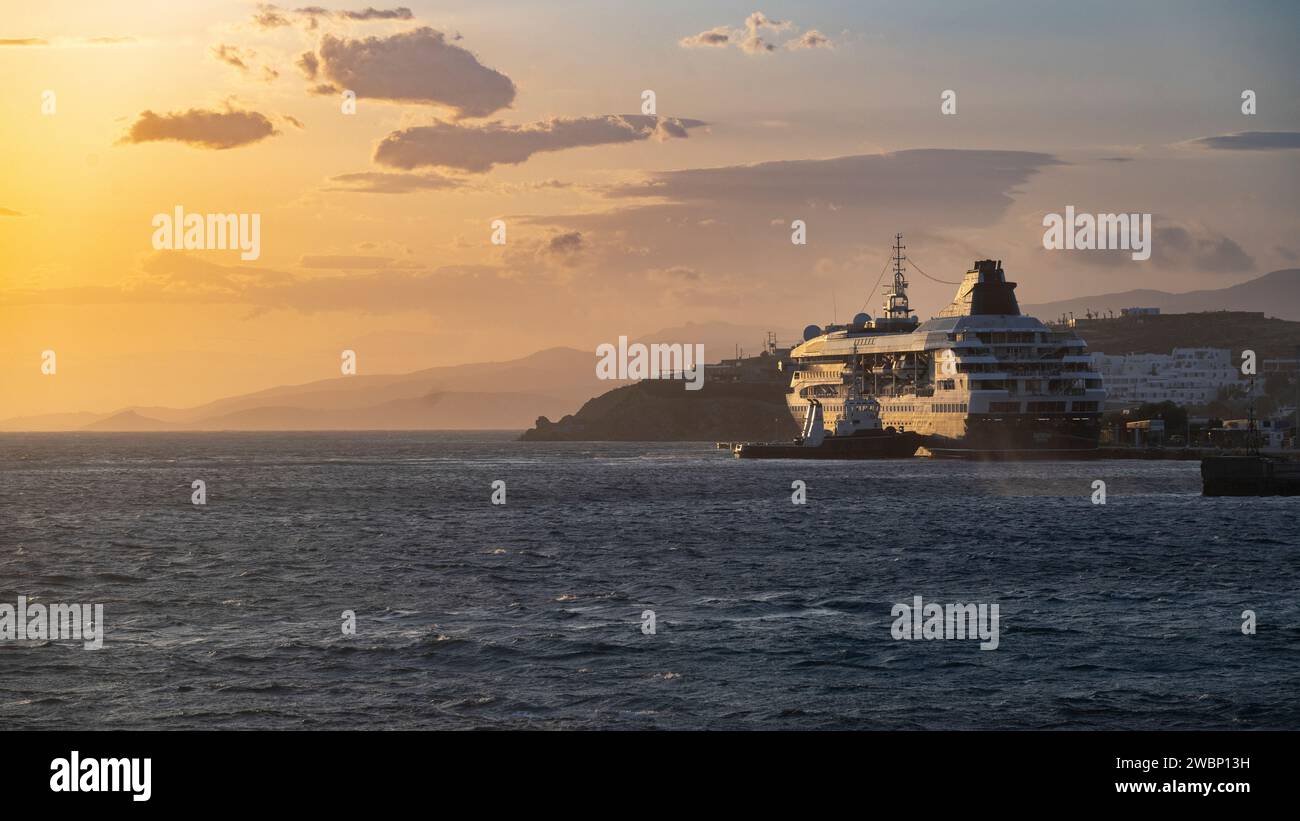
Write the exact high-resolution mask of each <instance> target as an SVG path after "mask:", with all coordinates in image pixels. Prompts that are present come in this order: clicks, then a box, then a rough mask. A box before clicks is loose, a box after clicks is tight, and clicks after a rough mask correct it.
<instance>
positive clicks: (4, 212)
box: [0, 208, 23, 217]
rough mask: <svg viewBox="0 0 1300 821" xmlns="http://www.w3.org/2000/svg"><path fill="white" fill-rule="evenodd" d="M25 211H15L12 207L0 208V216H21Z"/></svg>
mask: <svg viewBox="0 0 1300 821" xmlns="http://www.w3.org/2000/svg"><path fill="white" fill-rule="evenodd" d="M21 216H23V212H21V211H15V210H13V209H12V208H0V217H21Z"/></svg>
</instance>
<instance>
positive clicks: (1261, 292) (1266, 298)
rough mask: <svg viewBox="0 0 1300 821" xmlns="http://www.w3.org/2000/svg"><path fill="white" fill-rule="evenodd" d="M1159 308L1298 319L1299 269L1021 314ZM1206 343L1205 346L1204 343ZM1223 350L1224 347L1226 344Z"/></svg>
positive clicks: (1049, 305) (1045, 306)
mask: <svg viewBox="0 0 1300 821" xmlns="http://www.w3.org/2000/svg"><path fill="white" fill-rule="evenodd" d="M1134 307H1142V308H1159V309H1160V310H1161V311H1162V312H1163V313H1171V314H1172V313H1195V312H1198V311H1261V312H1263V313H1264V315H1265V316H1271V317H1277V318H1278V319H1290V320H1300V268H1287V269H1285V270H1282V271H1274V272H1272V273H1271V274H1265V275H1264V276H1262V277H1258V278H1256V279H1252V280H1250V281H1248V282H1243V283H1241V284H1240V285H1233V286H1231V287H1228V288H1219V289H1216V290H1208V291H1188V292H1186V293H1181V294H1171V293H1167V292H1165V291H1153V290H1149V289H1141V290H1135V291H1121V292H1119V293H1114V294H1100V295H1098V296H1085V297H1078V298H1076V299H1065V300H1061V301H1060V302H1045V303H1042V304H1039V305H1022V306H1021V311H1023V312H1024V313H1026V314H1029V315H1031V316H1036V317H1038V318H1039V319H1041V320H1043V321H1044V322H1047V321H1049V320H1055V319H1057V318H1059V317H1060V316H1061V314H1066V315H1068V314H1070V313H1071V312H1073V314H1074V316H1075V318H1080V317H1082V316H1083V315H1084V314H1085V313H1086V312H1088V311H1092V312H1093V313H1106V312H1108V311H1114V312H1115V314H1116V315H1117V316H1118V315H1119V312H1120V310H1121V309H1123V308H1134ZM1207 344H1208V343H1207ZM1223 347H1227V346H1226V345H1225V346H1223Z"/></svg>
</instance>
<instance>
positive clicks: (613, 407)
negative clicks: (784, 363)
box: [519, 380, 798, 442]
mask: <svg viewBox="0 0 1300 821" xmlns="http://www.w3.org/2000/svg"><path fill="white" fill-rule="evenodd" d="M785 392H786V386H785V385H784V384H782V383H779V382H770V383H744V382H708V381H706V382H705V383H704V387H703V388H702V389H700V390H698V391H688V390H685V389H684V387H683V384H682V383H681V382H680V381H676V380H647V381H642V382H637V383H636V384H634V385H626V386H624V387H621V388H615V389H614V390H612V391H609V392H607V393H604V394H601V395H600V396H597V397H595V398H593V399H589V400H588V401H587V402H586V404H584V405H583V406H582V408H581V409H580V410H579V411H578V412H577V413H575V414H570V415H568V416H565V417H564V418H562V419H560V420H559V421H558V422H552V421H551V420H549V419H548V418H546V417H545V416H542V417H538V419H537V422H536V424H535V425H534V427H532V428H531V429H529V430H527V431H525V432H524V434H523V435H522V436H520V437H519V438H520V441H524V442H583V441H588V442H636V441H644V442H692V441H700V442H707V441H720V440H721V441H732V440H742V439H744V440H750V441H777V440H789V439H792V438H794V436H796V435H797V434H798V430H797V428H796V426H795V422H794V419H793V418H792V417H791V416H790V412H789V410H788V409H787V408H786V404H785Z"/></svg>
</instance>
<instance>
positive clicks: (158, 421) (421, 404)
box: [0, 323, 793, 431]
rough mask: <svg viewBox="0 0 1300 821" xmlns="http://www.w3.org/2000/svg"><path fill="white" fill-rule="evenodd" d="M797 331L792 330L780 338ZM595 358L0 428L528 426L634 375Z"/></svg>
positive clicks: (41, 418) (725, 339)
mask: <svg viewBox="0 0 1300 821" xmlns="http://www.w3.org/2000/svg"><path fill="white" fill-rule="evenodd" d="M764 335H765V331H764V330H763V329H761V328H757V327H746V326H741V325H732V324H729V323H704V324H695V323H691V324H687V325H683V326H680V327H677V328H665V329H664V330H661V331H657V332H655V333H653V334H647V335H645V336H642V337H637V338H635V339H634V340H633V341H641V342H655V341H658V342H681V343H687V342H689V343H692V344H694V343H702V344H703V345H704V346H705V347H704V350H705V359H706V361H709V362H717V361H719V360H721V359H727V358H730V357H732V356H734V355H735V352H736V347H737V346H738V345H739V346H742V347H743V348H744V350H745V352H746V354H748V355H754V354H757V353H759V351H760V350H761V348H762V342H763V339H764ZM792 338H793V332H789V331H787V332H785V334H784V335H783V336H782V337H781V339H782V340H783V341H789V340H790V339H792ZM609 341H610V342H615V340H612V339H611V340H609ZM595 366H596V354H595V349H594V348H592V349H591V350H578V349H576V348H549V349H547V350H544V351H539V352H537V353H535V354H531V355H529V356H525V357H523V358H521V359H513V360H509V361H504V362H478V363H473V364H468V365H454V366H447V367H438V368H426V369H424V370H419V371H415V372H413V373H407V374H390V375H374V376H367V375H357V376H340V377H337V378H334V379H322V380H318V381H315V382H308V383H306V384H302V385H287V386H282V387H277V388H270V389H267V390H262V391H256V392H254V393H247V394H242V395H239V396H233V397H229V398H226V399H219V400H217V401H215V402H208V403H206V404H203V405H198V406H196V407H192V408H168V407H148V406H141V407H129V408H121V409H118V410H115V411H112V412H110V413H84V412H83V413H56V414H46V415H38V416H18V417H12V418H9V419H3V420H0V431H75V430H82V431H183V430H184V431H193V430H204V431H208V430H234V431H241V430H244V431H248V430H524V429H527V428H529V427H531V426H532V425H533V423H534V421H535V420H536V419H537V417H538V416H539V415H542V416H549V417H550V418H552V419H560V418H562V417H563V416H565V415H567V414H571V413H573V412H574V411H576V410H577V409H578V408H580V407H581V406H582V405H583V404H584V403H585V402H586V401H587V400H588V399H591V398H592V397H593V396H599V395H600V394H603V393H605V392H606V391H609V390H610V389H611V388H616V387H618V386H620V385H623V384H626V383H625V382H617V381H605V380H600V379H598V378H596V369H595ZM679 389H680V385H679Z"/></svg>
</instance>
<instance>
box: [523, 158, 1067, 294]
mask: <svg viewBox="0 0 1300 821" xmlns="http://www.w3.org/2000/svg"><path fill="white" fill-rule="evenodd" d="M1064 164H1065V163H1063V162H1062V161H1061V160H1059V159H1057V158H1055V157H1054V156H1052V155H1050V154H1045V153H1039V152H1032V151H993V150H958V149H916V150H908V151H898V152H893V153H888V154H867V155H853V156H847V157H835V158H830V159H805V160H784V161H776V162H764V163H757V164H752V165H732V166H724V167H719V168H690V169H680V170H673V171H660V172H654V173H650V174H647V175H645V176H644V177H643V178H641V179H639V180H633V181H628V182H624V183H619V184H614V185H612V186H606V187H605V188H604V189H603V193H604V196H605V197H606V198H607V200H608V201H609V202H610V203H611V204H612V205H613V206H614V207H611V208H608V209H606V210H602V211H584V212H581V213H570V214H558V215H546V216H540V215H538V216H531V217H524V218H523V220H522V221H524V222H525V224H527V225H535V226H541V227H545V228H549V229H553V230H556V231H560V232H571V231H577V232H581V233H582V234H583V236H584V238H586V237H589V236H599V237H602V238H604V239H603V241H602V242H601V243H599V244H594V243H593V244H592V245H591V246H590V247H589V248H588V249H587V250H586V251H585V252H584V262H583V264H584V269H583V270H584V271H586V270H590V271H592V272H599V275H600V276H601V277H602V278H604V279H603V281H604V282H605V283H606V285H607V287H609V288H613V289H618V290H621V291H622V292H624V293H626V294H629V295H635V296H636V298H638V299H648V300H667V301H668V302H671V303H672V304H681V305H693V306H697V307H698V306H699V305H709V306H717V307H718V308H719V309H723V308H725V306H726V305H727V304H734V303H736V301H737V300H741V299H743V300H744V301H745V304H746V305H747V306H752V308H753V310H754V311H756V312H762V311H764V310H767V311H771V312H772V314H773V315H791V314H793V315H799V313H800V312H801V311H803V310H805V309H806V308H807V307H809V306H810V305H814V304H816V305H820V304H821V303H819V302H818V300H820V299H823V298H824V297H825V293H826V289H827V288H829V287H831V286H832V285H833V284H835V282H836V281H837V280H836V277H838V282H839V283H841V287H843V283H845V282H846V281H849V278H852V281H853V282H855V283H856V282H858V280H859V279H861V278H863V277H866V281H865V283H864V284H862V286H861V287H863V289H864V290H870V286H871V284H872V281H873V280H874V278H875V276H876V274H877V273H878V272H879V270H880V268H881V265H882V264H883V263H884V262H885V258H886V257H887V255H888V247H889V245H890V243H891V242H892V240H893V236H894V233H895V232H896V231H902V232H904V233H905V234H907V235H908V237H909V238H911V239H912V240H913V241H915V242H917V243H918V245H919V248H920V249H921V250H920V252H919V255H920V257H921V264H922V265H926V266H927V269H928V270H930V272H931V273H933V274H934V275H936V276H939V277H941V278H945V279H953V278H957V277H959V276H960V273H961V272H962V271H965V270H966V268H965V267H964V266H966V265H967V264H969V262H970V259H969V258H968V259H960V260H959V261H956V262H954V261H953V260H952V259H951V256H952V255H950V254H948V253H946V252H941V248H940V243H939V241H938V240H933V239H931V240H926V239H921V238H922V237H923V236H926V235H929V236H940V235H944V234H949V233H953V234H963V233H964V234H967V235H969V234H972V233H977V234H980V235H985V234H986V232H989V231H990V230H994V229H995V227H996V226H997V225H998V224H999V223H1000V222H1001V221H1002V220H1003V218H1004V217H1005V215H1006V214H1007V212H1008V210H1009V208H1010V206H1011V205H1012V203H1013V202H1014V197H1015V196H1017V195H1018V194H1019V192H1020V191H1021V190H1022V189H1023V188H1024V187H1025V186H1026V184H1027V183H1028V182H1029V181H1030V180H1031V179H1033V178H1034V177H1035V176H1036V175H1038V174H1039V173H1041V172H1042V171H1044V170H1047V169H1050V168H1053V167H1056V166H1061V165H1064ZM796 219H799V220H804V221H805V223H806V225H807V237H808V245H807V246H799V245H794V244H793V243H791V241H790V239H791V222H792V221H793V220H796ZM516 221H520V218H518V217H517V218H516ZM629 246H636V247H639V248H643V249H644V252H643V253H639V254H632V253H630V252H629V251H628V250H627V248H628V247H629ZM926 249H930V250H931V251H932V253H929V254H927V253H925V250H926ZM995 250H1001V249H993V250H988V251H984V250H981V251H980V252H979V253H983V254H986V255H988V254H992V253H994V251H995ZM964 253H965V252H964V251H963V255H964ZM971 258H980V257H979V256H973V257H971ZM820 259H832V260H836V261H837V262H839V263H841V267H840V268H839V269H838V270H837V272H836V274H835V275H831V274H825V273H819V272H818V270H817V268H816V263H817V261H818V260H820ZM950 265H952V266H963V267H961V268H960V270H959V271H958V272H957V274H956V275H955V276H945V275H944V271H945V270H946V267H947V266H950ZM670 271H679V272H681V274H680V276H677V277H669V276H668V275H667V274H666V272H670ZM687 271H693V272H696V274H697V275H696V276H691V275H689V274H688V273H687ZM791 282H800V283H801V287H800V288H799V289H796V290H798V291H799V294H798V295H794V296H792V292H791V289H790V283H791ZM660 286H663V288H661V287H660ZM931 291H938V292H942V294H941V298H942V299H943V300H944V304H946V300H947V299H948V298H950V297H951V294H952V290H951V288H950V287H948V286H946V285H944V286H935V285H933V284H931V283H928V282H922V283H920V284H918V286H917V293H916V294H914V296H918V298H924V297H925V295H926V294H927V292H931ZM859 298H861V297H859ZM938 298H940V297H935V299H938ZM869 299H870V301H871V303H872V304H873V305H874V304H875V301H876V299H878V294H877V293H874V292H873V293H870V294H869ZM841 304H843V303H841ZM855 307H856V306H855Z"/></svg>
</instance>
